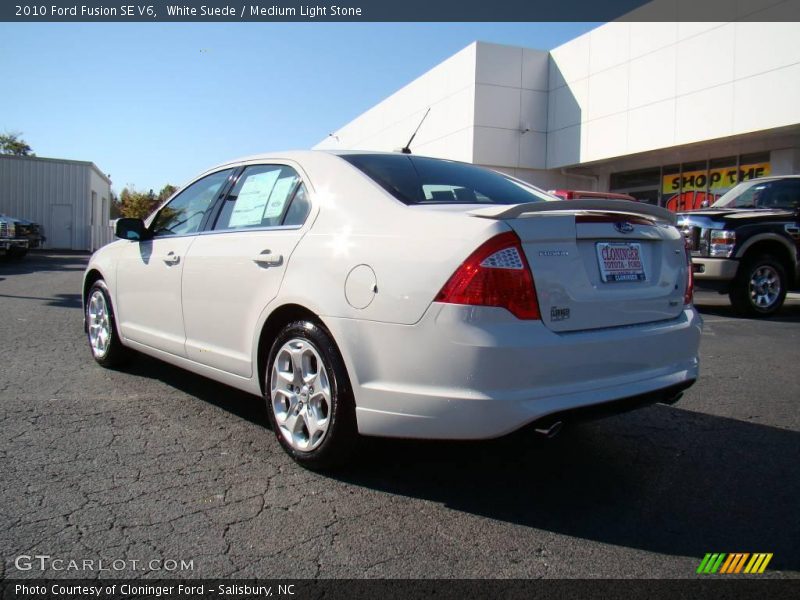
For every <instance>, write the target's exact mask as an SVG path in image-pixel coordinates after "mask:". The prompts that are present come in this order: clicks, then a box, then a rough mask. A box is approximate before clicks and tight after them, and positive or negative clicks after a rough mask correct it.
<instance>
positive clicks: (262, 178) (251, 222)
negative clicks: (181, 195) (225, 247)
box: [214, 165, 308, 230]
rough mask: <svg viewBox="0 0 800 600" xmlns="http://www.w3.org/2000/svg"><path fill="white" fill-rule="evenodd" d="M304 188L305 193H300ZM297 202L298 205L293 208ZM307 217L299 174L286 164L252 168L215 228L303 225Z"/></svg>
mask: <svg viewBox="0 0 800 600" xmlns="http://www.w3.org/2000/svg"><path fill="white" fill-rule="evenodd" d="M301 189H302V191H303V193H302V194H298V192H299V191H300V190H301ZM298 196H301V197H300V198H299V199H298ZM295 200H297V203H298V206H297V207H296V208H294V209H292V205H293V204H294V201H295ZM304 207H305V208H304ZM307 214H308V202H307V199H306V197H305V188H304V187H303V184H302V181H301V180H300V176H299V175H298V174H297V171H295V170H294V169H292V168H291V167H287V166H285V165H253V166H249V167H247V168H246V169H245V170H244V172H242V174H241V176H240V177H239V180H238V181H237V182H236V185H235V186H234V187H233V189H232V190H231V192H230V193H229V194H228V195H227V197H226V198H225V202H224V204H223V206H222V211H221V212H220V215H219V217H218V218H217V222H216V225H215V226H214V229H215V230H225V229H248V228H264V227H279V226H281V225H302V223H303V222H304V221H305V217H306V216H307ZM287 216H290V217H291V219H290V220H291V222H290V223H287V222H286V221H287Z"/></svg>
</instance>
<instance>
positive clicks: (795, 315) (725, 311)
mask: <svg viewBox="0 0 800 600" xmlns="http://www.w3.org/2000/svg"><path fill="white" fill-rule="evenodd" d="M695 307H696V308H697V310H698V312H700V314H702V315H708V316H712V315H713V316H715V317H728V318H730V319H737V320H740V321H756V322H757V321H774V322H776V323H798V322H800V304H798V303H795V302H792V303H789V302H787V303H786V304H784V305H783V307H782V308H781V310H780V311H778V313H777V314H776V315H774V316H772V317H767V318H764V319H758V318H754V317H743V316H741V315H738V314H737V313H736V312H734V310H733V308H732V307H731V306H725V305H722V306H720V305H717V304H698V303H695Z"/></svg>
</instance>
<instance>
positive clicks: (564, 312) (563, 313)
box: [550, 306, 569, 321]
mask: <svg viewBox="0 0 800 600" xmlns="http://www.w3.org/2000/svg"><path fill="white" fill-rule="evenodd" d="M566 319H569V309H568V308H559V307H558V306H553V307H552V308H550V320H551V321H564V320H566Z"/></svg>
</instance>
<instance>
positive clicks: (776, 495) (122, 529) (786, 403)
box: [0, 253, 800, 578]
mask: <svg viewBox="0 0 800 600" xmlns="http://www.w3.org/2000/svg"><path fill="white" fill-rule="evenodd" d="M86 260H87V257H86V256H82V255H48V254H37V253H31V254H30V255H29V256H28V257H27V258H26V259H25V260H22V261H7V260H0V315H2V318H0V339H2V345H1V346H0V357H1V359H0V360H1V361H2V362H0V439H2V445H0V473H2V476H0V550H1V551H2V557H3V561H2V564H1V565H0V578H1V577H14V578H17V577H43V576H55V577H95V576H100V577H109V576H114V577H203V578H212V577H214V578H216V577H269V578H282V577H292V578H314V577H337V578H338V577H398V578H412V577H423V578H428V577H448V578H450V577H459V578H464V577H468V578H493V577H503V578H504V577H520V578H541V577H651V578H652V577H656V578H658V577H692V576H694V571H695V569H696V567H697V565H698V564H699V561H700V559H701V558H702V557H703V555H704V554H705V553H706V552H773V553H774V558H773V561H772V563H771V565H770V568H769V570H768V576H773V577H782V576H783V577H797V576H798V574H800V573H799V572H800V521H799V520H798V518H797V514H798V505H799V503H800V500H799V499H800V477H798V464H800V443H799V442H800V433H798V432H800V417H799V416H798V414H799V411H798V406H797V404H798V401H800V376H798V370H797V365H798V357H799V356H798V355H799V354H800V351H799V350H798V348H799V347H800V346H799V345H798V334H800V300H797V299H793V300H790V301H789V302H788V304H787V306H786V308H785V309H784V311H783V313H782V314H781V315H780V316H779V317H778V318H776V319H773V320H769V321H764V322H760V321H754V320H748V319H737V318H734V317H733V316H732V314H731V311H730V308H729V307H728V305H727V302H726V300H727V298H725V297H721V296H717V295H716V294H710V293H700V294H698V305H699V308H700V309H701V311H702V312H703V314H704V318H705V319H706V330H705V333H704V335H703V344H702V348H701V355H702V373H701V379H700V381H699V382H698V383H697V384H696V385H695V386H694V387H693V388H692V389H690V390H689V391H688V392H687V393H686V395H685V397H684V399H683V400H681V402H679V403H678V404H677V405H676V406H674V407H667V406H660V405H657V406H653V407H649V408H646V409H643V410H640V411H636V412H632V413H627V414H624V415H619V416H616V417H612V418H608V419H605V420H602V421H596V422H592V423H584V424H578V425H574V426H572V427H567V428H565V430H564V433H563V434H562V435H561V436H559V437H558V438H556V439H555V440H550V441H546V440H541V439H538V438H537V437H535V436H534V435H532V434H530V433H525V432H523V433H520V434H516V435H513V436H510V437H508V438H504V439H501V440H495V441H490V442H482V443H442V442H410V441H391V440H364V441H363V443H362V445H361V447H360V452H359V458H358V460H357V461H356V462H355V463H354V464H353V465H352V466H351V467H349V468H348V469H347V470H344V471H341V472H337V473H335V474H331V475H322V474H316V473H312V472H308V471H304V470H303V469H301V468H300V467H298V466H296V465H295V464H294V463H293V462H292V461H291V460H290V459H289V458H288V457H287V456H286V455H284V453H283V452H282V451H281V450H280V448H279V446H278V444H277V442H276V441H275V440H274V438H273V435H272V433H271V432H270V431H269V429H268V428H267V419H266V414H265V412H264V410H265V409H264V407H263V405H262V403H261V401H260V400H259V399H258V398H255V397H251V396H248V395H247V394H244V393H241V392H238V391H236V390H233V389H231V388H227V387H225V386H223V385H220V384H217V383H214V382H211V381H209V380H206V379H203V378H201V377H198V376H196V375H193V374H190V373H187V372H184V371H181V370H180V369H177V368H174V367H171V366H168V365H165V364H162V363H159V362H157V361H155V360H153V359H150V358H147V357H144V356H136V357H135V359H134V360H133V361H132V362H131V363H130V364H129V365H128V366H126V367H125V368H124V369H122V370H118V371H109V370H104V369H102V368H100V367H99V366H97V365H96V364H95V363H94V361H93V360H92V358H91V355H90V352H89V349H88V345H87V343H86V340H85V337H84V334H83V329H82V323H81V310H80V297H79V289H80V282H81V275H82V272H83V268H84V265H85V263H86ZM34 554H44V555H49V556H51V557H53V558H60V559H65V560H70V559H75V560H84V559H89V560H95V561H97V560H101V559H102V560H103V561H104V562H106V563H110V562H111V561H112V560H115V559H116V560H125V561H128V563H127V564H130V561H134V560H135V561H139V564H138V569H133V568H126V569H125V570H122V571H113V572H98V571H96V570H95V571H55V570H53V569H52V568H51V569H48V570H45V571H41V570H39V569H38V568H33V569H31V570H25V571H21V570H18V569H17V568H16V566H15V563H14V561H15V558H16V557H17V556H19V555H34ZM151 560H158V561H163V560H175V561H178V562H180V561H181V560H183V561H192V562H193V569H192V570H185V571H180V570H178V571H165V570H159V569H158V566H159V565H158V564H156V565H151V564H149V562H150V561H151Z"/></svg>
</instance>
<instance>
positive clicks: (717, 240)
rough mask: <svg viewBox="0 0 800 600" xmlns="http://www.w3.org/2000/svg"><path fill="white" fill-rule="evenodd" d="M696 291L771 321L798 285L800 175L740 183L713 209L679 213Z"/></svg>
mask: <svg viewBox="0 0 800 600" xmlns="http://www.w3.org/2000/svg"><path fill="white" fill-rule="evenodd" d="M678 228H679V229H681V231H682V232H683V235H684V236H685V237H686V242H687V245H688V247H689V249H690V250H691V255H692V271H693V273H694V281H695V285H696V286H697V287H698V288H706V289H714V290H717V291H718V292H720V293H721V294H726V293H727V294H728V295H729V296H730V299H731V304H733V307H734V309H735V310H736V311H737V312H739V313H740V314H744V315H749V316H756V317H767V316H770V315H773V314H775V313H776V312H777V311H778V310H779V309H780V308H781V306H782V305H783V301H784V299H785V298H786V292H787V291H790V290H797V289H798V288H799V287H800V176H798V175H793V176H784V177H764V178H761V179H754V180H751V181H746V182H743V183H740V184H739V185H737V186H736V187H734V188H733V189H731V190H730V191H729V192H728V193H726V194H725V195H723V196H722V197H721V198H720V199H719V200H717V201H716V202H715V203H714V204H713V205H712V206H711V207H709V208H705V209H701V210H695V211H691V212H685V213H679V215H678Z"/></svg>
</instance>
